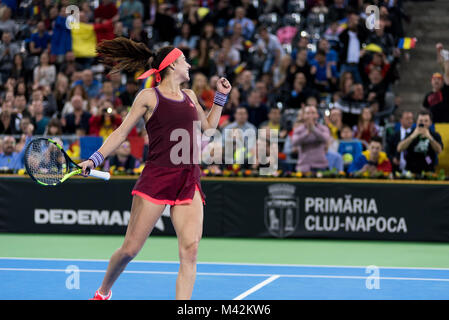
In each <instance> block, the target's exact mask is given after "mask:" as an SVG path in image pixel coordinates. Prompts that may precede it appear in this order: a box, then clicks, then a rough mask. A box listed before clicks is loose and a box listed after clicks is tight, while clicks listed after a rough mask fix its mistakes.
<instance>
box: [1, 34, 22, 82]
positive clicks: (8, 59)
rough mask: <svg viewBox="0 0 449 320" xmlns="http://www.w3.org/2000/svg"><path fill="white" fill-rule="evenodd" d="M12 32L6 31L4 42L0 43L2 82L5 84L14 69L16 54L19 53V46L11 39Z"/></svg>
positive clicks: (3, 36)
mask: <svg viewBox="0 0 449 320" xmlns="http://www.w3.org/2000/svg"><path fill="white" fill-rule="evenodd" d="M11 40H12V38H11V33H10V32H8V31H4V32H3V34H2V43H0V83H1V84H3V83H5V82H6V80H7V79H8V77H9V75H10V74H11V70H12V69H13V64H14V56H15V55H16V54H17V53H19V51H20V48H19V46H18V45H17V44H16V43H14V42H12V41H11Z"/></svg>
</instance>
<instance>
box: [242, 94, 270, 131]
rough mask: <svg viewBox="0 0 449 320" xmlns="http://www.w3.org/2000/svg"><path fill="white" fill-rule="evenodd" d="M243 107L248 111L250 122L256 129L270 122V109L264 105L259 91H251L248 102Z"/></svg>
mask: <svg viewBox="0 0 449 320" xmlns="http://www.w3.org/2000/svg"><path fill="white" fill-rule="evenodd" d="M242 105H243V106H244V107H245V108H246V111H248V121H249V122H251V123H252V124H253V125H254V126H255V127H257V128H258V127H259V126H260V124H261V123H262V122H264V121H266V120H268V108H267V106H266V105H265V104H264V103H262V98H261V96H260V92H259V91H257V90H253V91H251V92H250V93H249V95H248V99H247V101H246V102H245V103H243V104H242Z"/></svg>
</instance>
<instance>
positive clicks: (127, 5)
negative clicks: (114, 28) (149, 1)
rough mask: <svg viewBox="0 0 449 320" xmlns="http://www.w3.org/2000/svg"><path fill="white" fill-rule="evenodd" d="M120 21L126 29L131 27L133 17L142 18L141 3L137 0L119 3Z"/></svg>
mask: <svg viewBox="0 0 449 320" xmlns="http://www.w3.org/2000/svg"><path fill="white" fill-rule="evenodd" d="M119 12H120V21H121V22H123V25H124V26H125V27H127V28H128V29H131V28H132V23H133V19H134V18H139V19H143V4H142V2H141V1H139V0H125V1H123V2H122V4H121V5H120V9H119Z"/></svg>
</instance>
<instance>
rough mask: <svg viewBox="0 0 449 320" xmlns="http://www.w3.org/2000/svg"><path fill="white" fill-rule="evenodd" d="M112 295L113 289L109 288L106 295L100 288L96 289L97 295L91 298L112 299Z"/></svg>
mask: <svg viewBox="0 0 449 320" xmlns="http://www.w3.org/2000/svg"><path fill="white" fill-rule="evenodd" d="M111 297H112V290H109V294H108V295H107V296H104V295H102V294H101V293H100V290H97V291H95V295H94V297H93V298H92V299H89V300H110V299H111Z"/></svg>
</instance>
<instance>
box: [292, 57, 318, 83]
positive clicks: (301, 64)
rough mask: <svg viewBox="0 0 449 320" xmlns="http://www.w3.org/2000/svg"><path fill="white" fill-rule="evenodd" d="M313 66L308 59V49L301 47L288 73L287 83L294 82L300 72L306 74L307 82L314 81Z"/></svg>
mask: <svg viewBox="0 0 449 320" xmlns="http://www.w3.org/2000/svg"><path fill="white" fill-rule="evenodd" d="M311 68H312V67H311V66H310V64H309V62H308V61H307V49H304V48H301V49H299V51H298V53H297V55H296V59H295V63H294V64H292V65H291V66H290V68H289V69H288V73H287V83H288V84H292V83H293V81H294V80H295V77H296V75H297V74H298V73H302V74H304V76H305V78H306V80H307V83H309V84H312V83H313V76H312V72H311Z"/></svg>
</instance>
